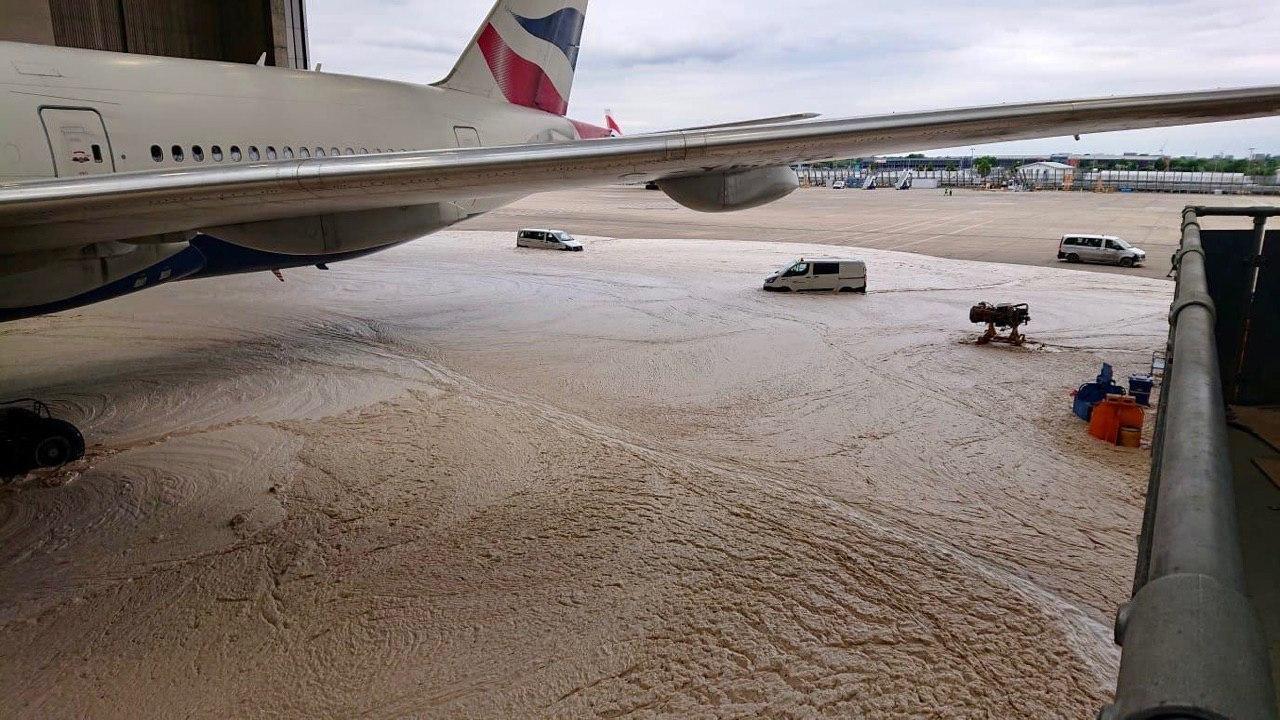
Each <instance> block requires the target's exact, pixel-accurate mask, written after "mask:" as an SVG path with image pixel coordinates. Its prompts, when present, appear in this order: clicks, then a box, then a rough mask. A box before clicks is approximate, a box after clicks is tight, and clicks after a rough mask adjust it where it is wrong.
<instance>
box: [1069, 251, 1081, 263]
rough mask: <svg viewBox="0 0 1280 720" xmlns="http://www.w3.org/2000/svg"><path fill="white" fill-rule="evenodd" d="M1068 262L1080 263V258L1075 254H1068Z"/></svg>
mask: <svg viewBox="0 0 1280 720" xmlns="http://www.w3.org/2000/svg"><path fill="white" fill-rule="evenodd" d="M1067 262H1069V263H1078V262H1080V256H1079V255H1077V254H1075V253H1067Z"/></svg>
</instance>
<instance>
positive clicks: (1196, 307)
mask: <svg viewBox="0 0 1280 720" xmlns="http://www.w3.org/2000/svg"><path fill="white" fill-rule="evenodd" d="M1207 215H1248V216H1253V217H1255V218H1265V217H1268V216H1275V215H1280V209H1278V208H1222V209H1216V208H1187V210H1186V212H1185V213H1184V215H1183V224H1182V246H1181V248H1180V249H1179V251H1178V254H1177V255H1176V256H1175V260H1174V266H1175V267H1176V268H1177V273H1178V282H1177V289H1176V291H1175V294H1174V301H1173V306H1172V308H1171V310H1170V315H1169V327H1170V329H1169V340H1168V348H1167V351H1168V358H1169V365H1168V370H1167V373H1166V378H1165V382H1164V386H1163V389H1162V392H1161V398H1160V407H1159V411H1158V415H1157V419H1156V431H1155V440H1154V442H1153V445H1152V468H1151V479H1150V484H1149V488H1148V492H1147V511H1146V515H1145V517H1144V519H1143V531H1142V536H1141V539H1140V541H1139V552H1138V565H1137V572H1136V575H1135V578H1134V593H1133V598H1132V599H1131V601H1130V602H1129V603H1127V604H1126V605H1125V606H1123V607H1122V608H1121V609H1120V612H1119V613H1118V615H1117V618H1116V642H1117V643H1118V644H1120V645H1121V646H1122V647H1123V652H1122V655H1121V661H1120V677H1119V682H1118V684H1117V690H1116V702H1115V704H1114V705H1111V706H1109V707H1107V708H1105V709H1104V710H1103V711H1102V712H1101V713H1099V717H1100V718H1103V719H1104V720H1139V719H1147V718H1165V719H1168V720H1182V719H1192V718H1195V719H1200V720H1220V719H1229V720H1246V719H1247V720H1254V719H1258V720H1274V719H1275V718H1276V717H1277V709H1276V694H1275V689H1274V688H1273V686H1272V681H1271V669H1270V667H1271V666H1270V661H1269V658H1268V648H1267V645H1266V642H1265V641H1264V639H1263V630H1262V626H1261V625H1260V623H1259V622H1258V618H1257V616H1256V614H1255V612H1254V610H1253V607H1252V605H1251V604H1250V602H1249V600H1248V598H1247V588H1246V584H1245V574H1244V564H1243V560H1242V554H1241V550H1240V544H1239V532H1238V529H1237V518H1236V506H1235V495H1234V489H1233V478H1232V470H1231V460H1230V452H1229V448H1228V444H1227V420H1226V408H1225V404H1224V400H1223V393H1222V381H1221V377H1220V372H1219V366H1218V349H1217V338H1216V336H1215V322H1216V310H1215V306H1214V301H1213V299H1212V298H1211V297H1210V294H1209V285H1208V282H1207V276H1206V272H1205V254H1204V247H1203V246H1202V245H1201V241H1200V224H1199V220H1200V217H1202V216H1207ZM1264 223H1265V220H1262V221H1256V222H1255V225H1256V226H1257V225H1261V224H1264ZM1260 236H1261V235H1260Z"/></svg>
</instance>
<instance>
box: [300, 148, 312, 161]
mask: <svg viewBox="0 0 1280 720" xmlns="http://www.w3.org/2000/svg"><path fill="white" fill-rule="evenodd" d="M298 157H300V158H309V157H311V151H310V150H308V149H306V148H304V147H300V148H298Z"/></svg>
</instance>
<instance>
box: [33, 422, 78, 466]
mask: <svg viewBox="0 0 1280 720" xmlns="http://www.w3.org/2000/svg"><path fill="white" fill-rule="evenodd" d="M41 430H42V432H41V436H40V438H39V439H38V440H37V441H36V443H35V446H34V447H33V448H32V462H33V463H34V466H35V467H46V468H47V467H58V466H59V465H66V464H67V463H69V462H71V461H73V460H79V459H80V458H82V457H84V436H83V435H81V434H80V431H79V430H78V429H77V428H76V426H75V425H72V424H71V423H69V422H67V421H66V420H58V419H56V418H50V419H48V420H45V422H44V426H43V427H42V428H41Z"/></svg>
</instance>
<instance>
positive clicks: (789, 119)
mask: <svg viewBox="0 0 1280 720" xmlns="http://www.w3.org/2000/svg"><path fill="white" fill-rule="evenodd" d="M818 116H819V115H818V113H792V114H791V115H777V116H774V117H767V118H754V119H751V120H736V121H734V122H727V123H716V124H715V125H695V126H694V127H683V128H676V129H674V130H660V131H658V132H656V133H647V134H648V135H661V134H663V133H673V132H692V131H694V130H721V129H723V128H738V127H750V126H753V125H781V124H783V123H793V122H799V121H801V120H812V119H814V118H816V117H818Z"/></svg>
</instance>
